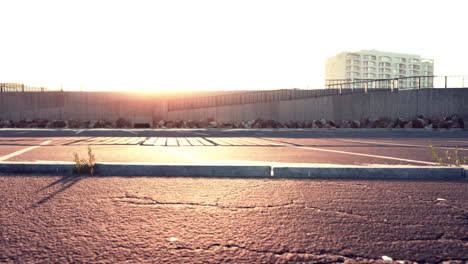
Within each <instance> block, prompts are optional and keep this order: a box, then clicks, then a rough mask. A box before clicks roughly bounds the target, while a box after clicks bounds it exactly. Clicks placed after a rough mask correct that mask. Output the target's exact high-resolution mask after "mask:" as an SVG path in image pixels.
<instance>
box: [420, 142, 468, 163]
mask: <svg viewBox="0 0 468 264" xmlns="http://www.w3.org/2000/svg"><path fill="white" fill-rule="evenodd" d="M429 149H430V150H431V157H432V158H433V159H434V160H435V161H436V162H437V163H438V164H439V165H440V166H449V167H452V166H455V167H461V166H463V165H466V164H468V157H461V156H460V153H459V150H458V148H455V150H454V151H453V152H450V151H448V150H446V151H444V152H442V154H443V156H439V154H437V151H436V148H435V147H434V144H432V142H431V141H429Z"/></svg>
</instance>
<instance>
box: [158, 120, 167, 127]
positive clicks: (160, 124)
mask: <svg viewBox="0 0 468 264" xmlns="http://www.w3.org/2000/svg"><path fill="white" fill-rule="evenodd" d="M165 124H166V121H164V120H159V122H158V127H163V126H164V125H165Z"/></svg>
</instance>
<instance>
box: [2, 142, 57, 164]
mask: <svg viewBox="0 0 468 264" xmlns="http://www.w3.org/2000/svg"><path fill="white" fill-rule="evenodd" d="M50 142H52V140H47V141H44V142H42V143H41V144H39V145H38V146H32V147H29V148H25V149H21V150H18V151H15V152H13V153H10V154H8V155H5V156H2V157H0V161H4V160H7V159H10V158H13V157H15V156H18V155H21V154H23V153H25V152H28V151H30V150H33V149H36V148H39V147H41V146H44V145H47V144H49V143H50Z"/></svg>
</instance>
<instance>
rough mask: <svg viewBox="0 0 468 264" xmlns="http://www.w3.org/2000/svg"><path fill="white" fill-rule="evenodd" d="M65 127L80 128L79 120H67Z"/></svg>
mask: <svg viewBox="0 0 468 264" xmlns="http://www.w3.org/2000/svg"><path fill="white" fill-rule="evenodd" d="M67 127H68V128H80V120H68V121H67Z"/></svg>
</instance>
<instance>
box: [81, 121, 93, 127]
mask: <svg viewBox="0 0 468 264" xmlns="http://www.w3.org/2000/svg"><path fill="white" fill-rule="evenodd" d="M90 123H91V121H89V120H86V121H80V128H89V127H90Z"/></svg>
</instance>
